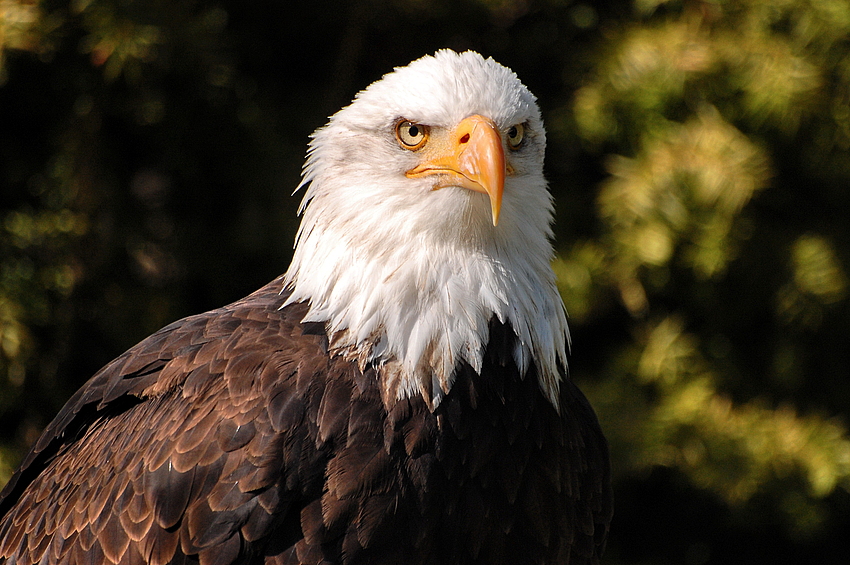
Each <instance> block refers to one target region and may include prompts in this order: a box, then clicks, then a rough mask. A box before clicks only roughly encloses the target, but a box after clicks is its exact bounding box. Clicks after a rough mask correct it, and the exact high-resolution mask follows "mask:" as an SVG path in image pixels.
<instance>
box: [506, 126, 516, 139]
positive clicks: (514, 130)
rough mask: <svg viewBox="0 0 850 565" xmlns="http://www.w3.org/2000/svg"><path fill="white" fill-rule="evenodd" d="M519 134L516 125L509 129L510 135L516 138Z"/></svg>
mask: <svg viewBox="0 0 850 565" xmlns="http://www.w3.org/2000/svg"><path fill="white" fill-rule="evenodd" d="M516 136H517V131H516V126H514V127H512V128H511V129H509V130H508V137H511V138H514V137H516Z"/></svg>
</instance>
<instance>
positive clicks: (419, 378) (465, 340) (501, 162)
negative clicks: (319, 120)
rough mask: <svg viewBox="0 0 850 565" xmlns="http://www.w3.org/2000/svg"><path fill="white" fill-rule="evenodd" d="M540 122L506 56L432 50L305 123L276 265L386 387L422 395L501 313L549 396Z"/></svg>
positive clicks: (467, 356) (551, 377)
mask: <svg viewBox="0 0 850 565" xmlns="http://www.w3.org/2000/svg"><path fill="white" fill-rule="evenodd" d="M545 146H546V134H545V131H544V128H543V122H542V120H541V117H540V110H539V109H538V107H537V103H536V101H535V97H534V96H533V95H532V94H531V92H529V90H528V89H527V88H526V87H525V86H524V85H523V84H522V83H521V82H520V80H519V79H518V78H517V76H516V75H515V74H514V73H513V71H511V70H510V69H508V68H506V67H504V66H502V65H500V64H499V63H497V62H495V61H494V60H493V59H492V58H488V59H485V58H484V57H482V56H481V55H479V54H477V53H474V52H471V51H467V52H465V53H455V52H453V51H449V50H442V51H438V52H437V53H436V54H435V55H434V56H426V57H423V58H421V59H418V60H416V61H413V62H412V63H410V64H409V65H407V66H406V67H400V68H396V69H395V70H394V71H393V72H391V73H389V74H387V75H385V76H384V77H383V78H382V79H381V80H378V81H377V82H375V83H373V84H372V85H370V86H369V87H368V88H366V89H365V90H363V91H361V92H360V93H358V94H357V96H356V97H355V99H354V101H353V102H352V103H351V104H350V105H349V106H347V107H345V108H343V109H342V110H340V111H339V112H337V113H336V114H335V115H333V116H332V117H331V118H330V121H329V122H328V124H327V125H325V126H324V127H322V128H320V129H318V130H317V131H316V132H315V133H314V134H313V136H312V141H311V143H310V148H309V151H308V158H307V162H306V164H305V166H304V175H303V182H302V186H306V191H305V194H304V199H303V202H302V205H301V208H300V213H301V214H302V216H303V218H302V222H301V227H300V229H299V232H298V236H297V238H296V246H295V253H294V256H293V261H292V265H291V266H290V268H289V270H288V271H287V273H286V275H285V278H284V281H285V285H286V287H287V288H288V289H289V290H291V294H290V295H289V296H288V298H287V304H288V303H293V302H301V301H306V302H309V305H310V308H309V312H308V314H307V317H306V318H305V321H311V322H323V323H324V324H325V326H326V329H327V332H328V335H329V337H330V344H331V349H332V351H333V352H334V353H337V354H340V355H344V356H347V357H349V358H351V359H353V360H356V361H357V362H358V363H359V364H360V365H361V368H365V367H366V366H367V365H371V366H373V367H375V369H376V371H377V374H379V375H380V378H381V379H382V386H383V390H384V392H385V402H387V403H388V404H391V403H392V402H394V401H395V400H398V399H400V398H405V397H409V396H411V395H414V394H421V395H422V397H423V398H424V399H425V401H426V402H427V403H428V404H429V405H430V406H436V405H437V404H439V402H440V400H441V398H442V397H443V395H445V394H447V393H448V392H449V391H450V390H451V386H452V383H453V377H454V374H455V372H456V370H457V368H458V367H459V366H460V364H462V363H466V364H468V365H469V366H471V367H472V368H473V369H475V370H476V371H479V372H480V369H481V366H482V360H483V355H484V350H485V348H486V347H487V343H488V341H489V338H490V336H489V331H490V330H489V328H490V322H491V321H492V320H493V319H494V318H495V319H496V320H498V321H499V322H501V323H504V324H505V325H507V326H509V327H510V328H511V330H512V331H513V332H514V333H515V334H516V339H515V340H514V342H515V346H514V350H513V351H512V352H511V354H512V355H513V359H514V361H515V362H516V365H517V367H518V368H519V370H520V372H521V374H525V373H526V372H527V371H528V370H529V368H530V367H531V366H532V365H533V366H534V367H535V369H536V372H537V375H538V378H539V379H540V386H541V388H542V389H543V390H544V392H545V393H546V394H547V396H548V397H549V398H550V400H551V401H552V402H553V403H555V404H556V405H557V390H558V386H559V382H560V380H561V379H562V378H563V373H564V370H565V367H566V350H567V347H568V342H569V333H568V329H567V322H566V315H565V312H564V307H563V302H562V301H561V299H560V296H559V295H558V292H557V288H556V285H555V279H554V274H553V273H552V269H551V266H550V261H551V258H552V246H551V241H550V240H551V236H552V232H551V222H552V213H553V208H552V198H551V196H550V194H549V191H548V189H547V185H546V181H545V178H544V176H543V156H544V151H545Z"/></svg>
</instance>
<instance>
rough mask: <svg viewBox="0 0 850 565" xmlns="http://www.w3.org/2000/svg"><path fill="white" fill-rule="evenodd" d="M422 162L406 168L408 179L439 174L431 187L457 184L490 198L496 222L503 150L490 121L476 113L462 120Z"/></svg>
mask: <svg viewBox="0 0 850 565" xmlns="http://www.w3.org/2000/svg"><path fill="white" fill-rule="evenodd" d="M423 153H425V155H424V156H425V157H426V159H425V161H423V162H422V163H420V164H418V165H417V166H415V167H414V168H412V169H410V170H409V171H407V173H406V175H407V176H408V177H409V178H419V177H424V176H427V175H440V176H441V177H442V178H440V179H439V180H438V182H437V184H435V185H434V190H437V189H440V188H445V187H447V186H460V187H463V188H468V189H469V190H474V191H475V192H483V193H484V194H486V195H488V196H489V197H490V209H491V210H492V213H493V225H494V226H495V225H497V224H498V223H499V210H500V209H501V207H502V192H503V191H504V188H505V175H506V174H507V169H506V165H505V150H504V149H503V147H502V136H501V134H500V133H499V129H498V128H497V127H496V124H495V123H493V121H492V120H490V119H488V118H485V117H483V116H479V115H473V116H469V117H468V118H465V119H464V120H462V121H461V122H460V123H459V124H458V125H457V127H455V129H454V130H452V131H451V133H450V134H449V137H448V139H447V140H446V141H445V142H444V143H435V144H433V147H429V148H428V151H427V153H426V152H424V151H423Z"/></svg>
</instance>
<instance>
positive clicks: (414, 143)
mask: <svg viewBox="0 0 850 565" xmlns="http://www.w3.org/2000/svg"><path fill="white" fill-rule="evenodd" d="M395 137H396V139H398V142H399V144H400V145H401V146H402V147H404V148H405V149H409V150H411V151H416V150H417V149H419V148H420V147H422V146H423V145H425V142H426V141H428V126H425V125H422V124H416V123H413V122H410V121H407V120H403V121H400V122H399V123H398V124H397V125H396V127H395Z"/></svg>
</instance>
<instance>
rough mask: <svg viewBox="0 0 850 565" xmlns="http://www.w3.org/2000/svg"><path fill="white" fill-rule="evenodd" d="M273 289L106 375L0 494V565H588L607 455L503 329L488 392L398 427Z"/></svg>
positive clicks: (72, 404)
mask: <svg viewBox="0 0 850 565" xmlns="http://www.w3.org/2000/svg"><path fill="white" fill-rule="evenodd" d="M280 285H281V283H280V281H279V280H278V281H275V282H274V283H272V284H269V285H267V286H266V287H264V288H263V289H261V290H259V291H257V292H256V293H254V294H252V295H251V296H249V297H247V298H245V299H243V300H240V301H238V302H236V303H234V304H232V305H230V306H227V307H224V308H221V309H219V310H214V311H211V312H208V313H206V314H201V315H198V316H193V317H189V318H186V319H184V320H180V321H178V322H175V323H173V324H171V325H170V326H168V327H166V328H164V329H162V330H160V331H159V332H157V333H155V334H153V335H152V336H150V337H149V338H148V339H146V340H144V341H143V342H141V343H140V344H139V345H137V346H136V347H134V348H132V349H130V350H129V351H127V352H126V353H125V354H123V355H122V356H120V357H118V358H117V359H116V360H115V361H113V362H112V363H110V364H109V365H107V366H106V367H105V368H104V369H102V370H101V371H100V372H99V373H98V374H97V375H95V376H94V377H93V378H92V379H91V380H90V381H89V382H88V383H87V384H86V385H85V386H84V387H83V388H82V389H81V390H80V391H79V392H77V394H75V395H74V397H73V398H72V399H71V400H70V401H69V402H68V404H67V405H66V406H65V407H64V408H63V409H62V411H61V412H60V413H59V415H58V416H57V417H56V419H55V420H54V421H53V422H52V423H51V424H50V425H49V426H48V428H47V429H46V430H45V432H44V435H43V436H42V437H41V438H40V439H39V440H38V442H37V443H36V445H35V446H34V447H33V449H32V451H31V452H30V454H29V455H28V456H27V457H26V459H25V460H24V462H23V464H22V466H21V468H20V469H19V470H18V472H17V473H16V474H15V476H14V477H13V478H12V480H11V481H10V482H9V484H8V485H7V486H6V488H5V489H4V491H3V493H2V502H0V516H2V521H0V562H4V563H9V564H12V563H15V564H23V563H39V562H41V563H92V564H97V565H100V564H105V563H122V564H135V563H153V564H162V563H189V562H197V561H200V562H201V563H207V564H212V563H215V564H222V565H224V564H228V563H276V564H295V563H304V564H308V563H309V564H318V563H352V564H353V563H380V564H385V563H387V564H388V563H412V564H416V563H422V564H426V563H427V564H453V563H457V564H461V563H489V564H498V563H510V564H513V565H518V564H523V563H527V564H532V563H572V564H577V563H594V562H596V561H597V560H598V556H599V554H600V553H601V550H602V546H603V544H604V541H605V536H606V534H607V529H608V526H607V524H608V522H609V520H610V517H611V493H610V490H609V489H610V487H609V469H608V458H607V451H606V444H605V440H604V439H603V436H602V434H601V432H600V430H599V428H598V425H597V423H596V418H595V416H594V415H593V412H592V410H591V408H590V406H589V405H588V403H587V401H586V400H585V398H584V396H583V395H582V394H581V392H579V391H578V389H576V388H575V387H574V386H573V385H572V384H570V383H569V382H568V381H567V382H564V383H563V385H562V388H561V406H562V409H561V414H560V415H559V414H558V413H557V412H556V411H555V409H554V408H553V406H552V404H551V403H550V402H548V401H547V400H546V398H545V397H544V396H543V394H542V393H541V391H540V388H539V386H538V382H537V378H536V375H534V371H533V370H532V371H531V372H530V373H529V374H528V375H526V377H525V378H524V379H521V378H520V377H519V374H518V372H517V369H516V367H515V366H514V363H513V361H512V360H511V358H510V356H507V355H505V354H504V353H503V352H504V351H509V350H510V349H509V348H506V347H505V346H507V345H509V343H500V340H501V341H502V342H505V341H507V342H510V341H511V340H512V339H513V338H512V332H510V331H506V328H504V327H502V326H500V324H498V323H494V324H492V327H491V332H492V339H491V342H490V346H489V348H488V350H487V353H486V355H485V364H484V368H483V369H482V371H481V373H482V374H481V376H479V375H477V374H476V373H475V372H474V371H472V370H471V369H470V368H469V367H468V366H463V367H461V368H460V369H459V371H460V372H459V376H458V379H457V381H456V383H455V385H454V388H453V389H452V390H451V392H450V393H449V394H448V395H447V396H446V398H445V399H444V400H443V402H442V403H441V404H440V406H439V407H438V408H437V409H436V410H435V411H434V412H431V411H429V410H428V408H427V406H426V405H425V402H424V401H423V400H422V398H421V397H418V396H417V397H414V398H412V399H405V400H401V401H398V402H397V403H396V404H395V405H394V406H392V407H390V408H389V409H387V408H386V407H385V405H384V403H383V402H382V400H381V394H380V390H379V387H378V379H376V377H375V374H374V371H373V369H371V368H367V369H366V370H365V371H363V372H361V371H360V370H359V369H358V368H357V366H356V365H355V364H353V363H351V362H348V361H345V360H343V359H342V358H340V357H330V356H328V355H327V351H326V348H327V336H326V335H325V333H324V329H323V327H322V325H321V324H303V323H300V322H299V320H300V319H301V318H302V317H303V314H304V312H305V306H304V305H303V304H294V305H291V306H288V307H286V308H284V309H282V310H281V309H279V306H280V304H281V303H282V302H283V300H284V298H285V296H281V295H280V294H279V289H280Z"/></svg>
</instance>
